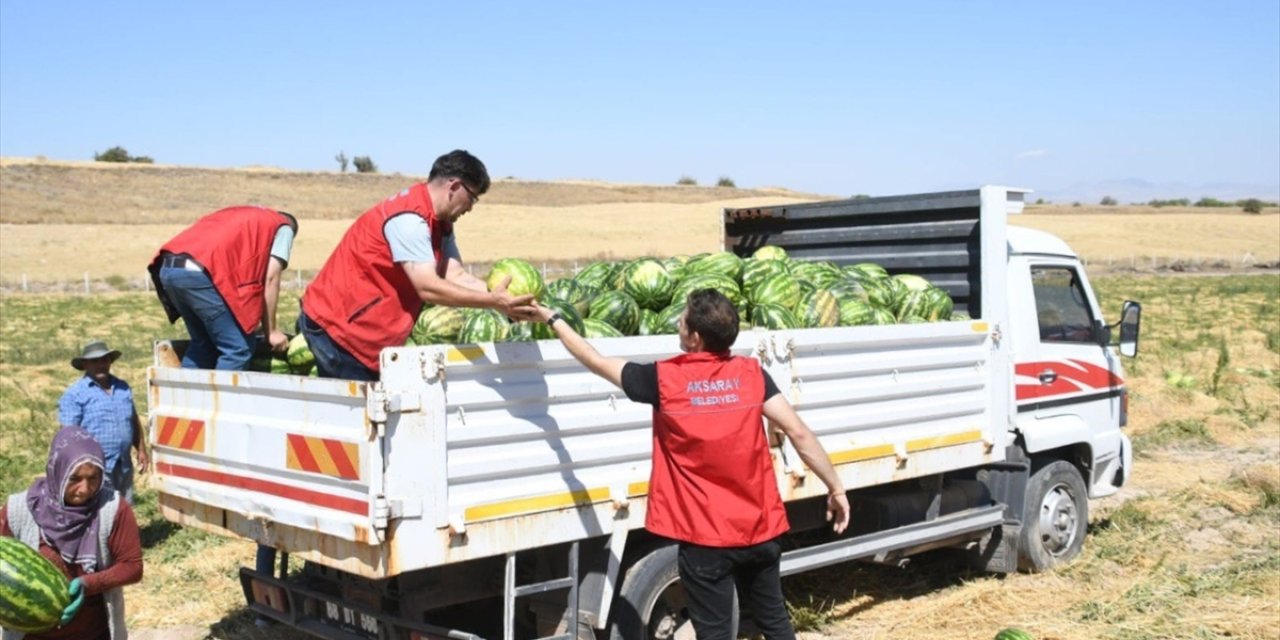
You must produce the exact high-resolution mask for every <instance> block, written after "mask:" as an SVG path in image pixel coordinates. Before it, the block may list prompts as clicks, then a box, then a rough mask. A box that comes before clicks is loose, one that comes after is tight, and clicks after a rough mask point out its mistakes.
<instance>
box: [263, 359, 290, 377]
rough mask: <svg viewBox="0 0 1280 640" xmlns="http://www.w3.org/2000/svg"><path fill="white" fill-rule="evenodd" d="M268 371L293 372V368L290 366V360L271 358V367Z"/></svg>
mask: <svg viewBox="0 0 1280 640" xmlns="http://www.w3.org/2000/svg"><path fill="white" fill-rule="evenodd" d="M268 371H270V372H271V373H284V374H289V373H293V369H291V368H289V361H288V360H282V359H280V358H272V359H271V368H270V369H268Z"/></svg>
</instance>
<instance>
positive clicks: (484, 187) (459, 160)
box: [427, 149, 489, 194]
mask: <svg viewBox="0 0 1280 640" xmlns="http://www.w3.org/2000/svg"><path fill="white" fill-rule="evenodd" d="M449 178H457V179H459V180H461V181H463V182H465V183H467V186H468V187H471V188H472V189H474V190H475V192H476V193H477V194H481V193H484V192H486V191H488V190H489V170H488V169H485V168H484V163H483V162H480V159H479V158H477V157H475V156H473V155H471V154H470V153H467V152H466V151H464V150H462V149H454V150H453V151H450V152H449V153H446V154H444V155H442V156H440V157H439V158H436V162H435V164H433V165H431V173H430V174H429V175H428V176H427V181H428V182H431V181H433V180H436V179H441V180H445V179H449Z"/></svg>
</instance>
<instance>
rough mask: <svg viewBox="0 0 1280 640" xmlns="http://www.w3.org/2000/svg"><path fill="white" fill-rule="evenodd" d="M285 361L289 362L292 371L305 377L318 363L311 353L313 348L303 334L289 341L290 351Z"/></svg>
mask: <svg viewBox="0 0 1280 640" xmlns="http://www.w3.org/2000/svg"><path fill="white" fill-rule="evenodd" d="M285 359H286V360H288V361H289V367H290V368H291V369H293V370H294V371H295V372H296V373H299V374H300V375H304V376H305V375H307V374H308V373H310V372H311V367H312V366H314V365H315V363H316V357H315V355H314V354H312V353H311V346H310V345H308V344H307V338H306V336H303V335H302V334H301V333H299V334H298V335H296V336H294V337H293V338H291V339H290V340H289V351H288V354H287V355H286V356H285Z"/></svg>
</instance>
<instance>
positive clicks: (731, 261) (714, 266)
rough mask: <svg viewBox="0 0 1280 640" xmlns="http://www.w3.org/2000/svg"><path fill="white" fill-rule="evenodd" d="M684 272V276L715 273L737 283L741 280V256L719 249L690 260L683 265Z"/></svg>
mask: <svg viewBox="0 0 1280 640" xmlns="http://www.w3.org/2000/svg"><path fill="white" fill-rule="evenodd" d="M684 272H685V274H686V276H693V275H701V274H706V273H716V274H719V275H722V276H724V277H726V278H728V279H730V280H732V281H733V282H735V283H737V282H741V281H742V258H739V257H738V256H736V255H734V254H732V253H729V252H728V251H720V252H717V253H712V254H710V255H708V256H706V257H703V258H698V259H696V260H690V261H689V263H688V264H686V265H685V267H684Z"/></svg>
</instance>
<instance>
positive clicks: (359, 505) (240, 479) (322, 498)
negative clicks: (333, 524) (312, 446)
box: [156, 462, 369, 516]
mask: <svg viewBox="0 0 1280 640" xmlns="http://www.w3.org/2000/svg"><path fill="white" fill-rule="evenodd" d="M156 470H157V471H159V472H160V473H163V474H165V475H170V476H174V477H177V478H187V479H189V480H197V481H199V482H208V483H211V484H220V485H223V486H226V487H232V488H235V489H245V490H247V491H256V492H259V493H265V494H268V495H273V496H278V497H281V498H285V499H287V500H294V501H297V502H302V503H304V504H309V505H315V506H317V507H324V508H326V509H333V510H335V511H345V512H347V513H354V514H356V515H358V516H364V515H368V513H369V505H368V503H367V502H366V501H364V500H356V499H353V498H343V497H341V496H335V495H332V494H328V493H321V492H319V491H312V490H310V489H302V488H299V487H291V486H289V485H287V484H281V483H279V482H272V481H270V480H260V479H258V478H249V477H246V476H239V475H235V474H231V473H226V472H224V471H212V470H209V469H197V468H195V467H188V466H186V465H179V464H171V463H167V462H161V463H158V464H156Z"/></svg>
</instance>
